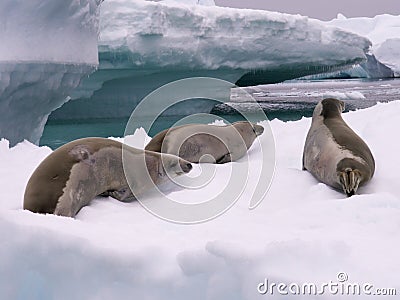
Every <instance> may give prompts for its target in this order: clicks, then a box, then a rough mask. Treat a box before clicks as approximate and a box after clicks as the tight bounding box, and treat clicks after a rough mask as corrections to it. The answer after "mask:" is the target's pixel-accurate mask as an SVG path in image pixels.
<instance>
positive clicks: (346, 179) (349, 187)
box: [339, 168, 361, 197]
mask: <svg viewBox="0 0 400 300" xmlns="http://www.w3.org/2000/svg"><path fill="white" fill-rule="evenodd" d="M339 180H340V184H341V186H342V188H343V191H344V192H345V193H346V195H347V196H348V197H351V196H353V195H354V194H355V193H356V192H357V189H358V186H359V185H360V182H361V172H360V171H359V170H357V169H354V170H352V169H351V168H346V169H345V170H344V171H342V172H340V173H339Z"/></svg>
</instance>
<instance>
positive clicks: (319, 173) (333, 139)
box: [303, 98, 375, 196]
mask: <svg viewBox="0 0 400 300" xmlns="http://www.w3.org/2000/svg"><path fill="white" fill-rule="evenodd" d="M343 110H344V102H343V101H340V100H337V99H331V98H329V99H324V100H322V101H320V102H319V103H318V104H317V106H316V107H315V109H314V113H313V117H312V124H311V128H310V130H309V131H308V134H307V138H306V142H305V145H304V151H303V169H305V170H308V171H309V172H310V173H311V174H313V175H314V177H316V178H317V179H318V180H319V181H321V182H323V183H325V184H327V185H330V186H332V187H334V188H336V189H340V190H343V191H344V193H346V195H347V196H352V195H354V194H355V193H356V192H357V189H358V187H359V186H361V185H364V184H365V183H367V182H368V181H369V180H370V179H371V178H372V176H373V175H374V172H375V161H374V157H373V156H372V153H371V151H370V149H369V148H368V146H367V144H366V143H365V142H364V141H363V140H362V139H361V138H360V137H359V136H358V135H357V134H356V133H355V132H354V131H353V130H352V129H351V128H350V127H349V126H348V125H347V124H346V123H345V122H344V120H343V119H342V116H341V114H342V111H343Z"/></svg>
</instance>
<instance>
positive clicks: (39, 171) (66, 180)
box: [23, 138, 192, 217]
mask: <svg viewBox="0 0 400 300" xmlns="http://www.w3.org/2000/svg"><path fill="white" fill-rule="evenodd" d="M122 149H123V151H122ZM123 156H124V157H123ZM123 158H124V165H123ZM124 167H125V170H124ZM191 169H192V165H191V164H190V162H188V161H185V160H183V159H181V158H179V157H176V156H173V155H168V154H160V153H156V152H151V151H145V150H140V149H136V148H133V147H130V146H127V145H123V144H122V143H120V142H117V141H113V140H110V139H105V138H83V139H79V140H75V141H72V142H70V143H67V144H65V145H63V146H61V147H60V148H58V149H57V150H55V151H54V152H52V153H51V154H50V155H49V156H47V157H46V158H45V159H44V160H43V161H42V162H41V163H40V164H39V166H38V167H37V168H36V170H35V171H34V172H33V174H32V175H31V177H30V179H29V181H28V184H27V186H26V189H25V195H24V205H23V208H24V209H27V210H30V211H32V212H37V213H49V214H55V215H60V216H67V217H74V216H75V215H76V214H77V213H78V212H79V210H80V209H81V208H82V207H83V206H85V205H88V204H89V202H90V201H91V200H92V199H93V198H95V197H96V196H99V195H101V196H111V197H113V198H115V199H117V200H119V201H132V200H134V199H135V196H134V195H140V194H142V193H144V192H145V191H147V190H149V189H151V188H153V187H154V186H155V185H160V184H162V183H164V182H166V181H168V180H170V178H173V177H176V176H178V175H181V174H184V173H188V172H189V171H190V170H191ZM124 171H125V172H124ZM165 175H168V176H165ZM126 176H129V177H128V178H129V179H130V180H129V183H131V185H130V186H132V185H133V186H134V187H135V190H134V191H132V190H131V189H130V186H129V185H128V181H127V177H126Z"/></svg>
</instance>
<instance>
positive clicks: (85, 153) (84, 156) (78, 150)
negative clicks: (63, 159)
mask: <svg viewBox="0 0 400 300" xmlns="http://www.w3.org/2000/svg"><path fill="white" fill-rule="evenodd" d="M68 154H69V155H70V156H71V157H73V158H74V159H75V160H76V161H85V160H88V159H89V158H90V156H91V153H90V150H89V148H88V147H87V146H86V145H77V146H75V147H73V148H72V149H71V150H69V152H68Z"/></svg>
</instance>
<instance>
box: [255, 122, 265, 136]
mask: <svg viewBox="0 0 400 300" xmlns="http://www.w3.org/2000/svg"><path fill="white" fill-rule="evenodd" d="M253 130H254V133H255V134H256V136H260V135H262V134H263V132H264V127H262V126H261V125H256V124H255V125H253Z"/></svg>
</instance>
